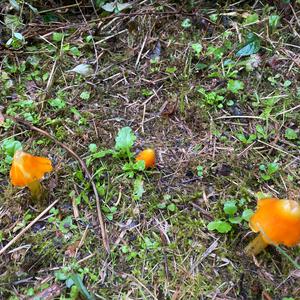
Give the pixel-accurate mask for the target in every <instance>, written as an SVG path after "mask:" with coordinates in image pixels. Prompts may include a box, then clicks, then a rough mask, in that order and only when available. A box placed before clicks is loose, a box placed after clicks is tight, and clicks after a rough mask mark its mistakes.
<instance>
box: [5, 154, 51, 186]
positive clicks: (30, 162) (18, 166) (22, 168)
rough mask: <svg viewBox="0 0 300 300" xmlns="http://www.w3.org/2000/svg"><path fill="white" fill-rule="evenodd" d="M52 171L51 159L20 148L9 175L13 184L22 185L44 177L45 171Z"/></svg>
mask: <svg viewBox="0 0 300 300" xmlns="http://www.w3.org/2000/svg"><path fill="white" fill-rule="evenodd" d="M51 171H52V165H51V161H50V159H48V158H46V157H39V156H33V155H31V154H28V153H26V152H23V151H21V150H18V151H16V153H15V155H14V158H13V162H12V166H11V169H10V174H9V175H10V180H11V183H12V184H13V185H15V186H21V187H22V186H27V185H28V184H30V183H32V182H34V181H37V180H40V179H42V177H43V176H44V174H45V173H47V172H51Z"/></svg>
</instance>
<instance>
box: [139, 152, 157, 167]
mask: <svg viewBox="0 0 300 300" xmlns="http://www.w3.org/2000/svg"><path fill="white" fill-rule="evenodd" d="M135 160H136V161H139V160H143V161H144V162H145V167H146V168H153V167H154V166H155V151H154V150H153V149H150V148H149V149H145V150H143V151H141V152H140V153H139V154H138V155H137V156H136V158H135Z"/></svg>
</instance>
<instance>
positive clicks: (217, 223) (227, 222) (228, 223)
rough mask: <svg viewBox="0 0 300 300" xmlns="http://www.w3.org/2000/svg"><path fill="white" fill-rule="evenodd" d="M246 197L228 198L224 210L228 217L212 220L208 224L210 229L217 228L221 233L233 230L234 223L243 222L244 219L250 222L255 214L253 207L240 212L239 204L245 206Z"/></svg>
mask: <svg viewBox="0 0 300 300" xmlns="http://www.w3.org/2000/svg"><path fill="white" fill-rule="evenodd" d="M244 204H245V199H243V198H242V199H240V200H239V201H236V200H228V201H226V202H225V203H224V206H223V212H224V213H225V214H226V218H222V219H217V220H214V221H212V222H210V223H209V224H208V225H207V229H208V230H216V231H218V232H219V233H227V232H229V231H231V230H232V225H233V224H242V223H243V221H246V222H248V221H249V219H250V218H251V216H252V215H253V210H252V209H244V210H243V212H242V214H238V215H237V213H238V206H239V207H243V206H244Z"/></svg>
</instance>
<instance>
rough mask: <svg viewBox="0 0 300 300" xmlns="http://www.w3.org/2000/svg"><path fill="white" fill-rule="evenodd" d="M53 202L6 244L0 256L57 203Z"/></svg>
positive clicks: (0, 250) (0, 251)
mask: <svg viewBox="0 0 300 300" xmlns="http://www.w3.org/2000/svg"><path fill="white" fill-rule="evenodd" d="M58 200H59V199H57V200H55V201H54V202H53V203H52V204H50V205H49V206H48V207H47V208H46V209H44V210H43V211H42V212H41V213H40V214H39V215H38V216H37V217H36V218H35V219H34V220H33V221H31V222H30V223H29V224H28V225H27V226H26V227H25V228H23V229H22V230H21V231H20V232H19V233H18V234H17V235H16V236H15V237H14V238H13V239H12V240H11V241H10V242H9V243H7V244H6V245H5V246H4V247H3V248H2V249H0V255H2V254H3V253H4V252H5V251H6V250H7V249H8V248H9V247H10V246H12V245H13V244H14V243H15V242H16V241H17V240H19V239H20V237H21V236H23V234H24V233H25V232H27V231H28V230H29V229H30V228H31V227H32V226H33V225H34V224H35V223H36V222H37V221H38V220H39V219H40V218H41V217H43V216H44V215H45V214H46V213H47V212H48V211H49V210H50V209H51V208H52V207H53V206H54V205H55V204H56V203H57V202H58Z"/></svg>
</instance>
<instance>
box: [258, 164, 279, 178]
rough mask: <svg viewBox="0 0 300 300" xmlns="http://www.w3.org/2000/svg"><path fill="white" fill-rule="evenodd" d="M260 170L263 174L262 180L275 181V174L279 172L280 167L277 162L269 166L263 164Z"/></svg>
mask: <svg viewBox="0 0 300 300" xmlns="http://www.w3.org/2000/svg"><path fill="white" fill-rule="evenodd" d="M259 170H260V172H261V174H260V177H261V179H262V180H264V181H268V180H270V179H273V177H274V176H275V174H276V173H277V172H278V170H279V165H278V163H276V162H272V163H269V164H267V165H264V164H262V165H260V166H259Z"/></svg>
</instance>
